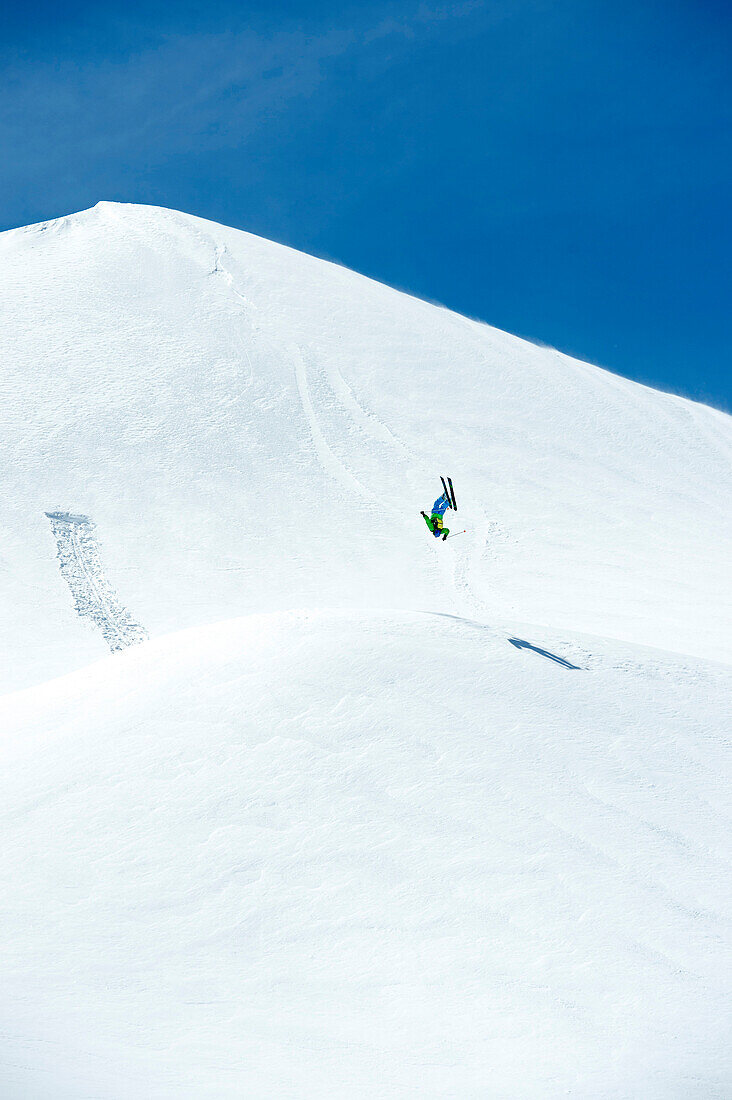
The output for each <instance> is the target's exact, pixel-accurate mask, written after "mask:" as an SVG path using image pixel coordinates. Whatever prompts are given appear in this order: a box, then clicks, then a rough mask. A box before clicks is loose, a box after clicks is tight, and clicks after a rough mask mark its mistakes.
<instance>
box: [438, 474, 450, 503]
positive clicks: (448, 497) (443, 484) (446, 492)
mask: <svg viewBox="0 0 732 1100" xmlns="http://www.w3.org/2000/svg"><path fill="white" fill-rule="evenodd" d="M440 481H441V482H442V488H443V489H444V490H445V496H446V497H447V500H448V503H449V504H450V507H451V508H452V502H451V501H450V494H449V492H448V491H447V484H446V482H445V479H444V477H443V476H442V474H440Z"/></svg>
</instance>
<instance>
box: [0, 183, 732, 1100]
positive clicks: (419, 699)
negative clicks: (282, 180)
mask: <svg viewBox="0 0 732 1100" xmlns="http://www.w3.org/2000/svg"><path fill="white" fill-rule="evenodd" d="M0 327H1V331H2V333H3V349H4V356H3V362H2V365H1V366H0V384H1V387H2V389H1V390H0V400H1V401H2V406H1V411H2V433H1V437H2V438H1V445H2V447H3V461H2V463H0V488H1V490H2V498H3V502H4V519H5V522H4V525H3V532H4V538H3V544H2V547H0V585H1V589H0V591H1V592H2V603H1V604H0V608H1V610H2V615H1V616H0V652H1V653H2V656H3V661H2V668H1V669H0V676H1V678H2V691H3V692H4V695H3V697H2V698H0V728H1V729H2V731H3V742H2V745H3V767H2V770H1V771H0V774H1V775H2V806H3V815H2V819H3V824H2V827H1V831H0V841H1V844H2V851H3V853H4V859H3V861H2V863H1V864H0V866H2V873H3V882H2V890H1V891H0V898H1V899H2V900H1V901H0V934H1V935H2V942H3V944H4V950H3V953H2V961H1V962H0V979H1V980H2V987H3V990H4V997H3V1003H2V1017H1V1018H0V1021H1V1030H2V1039H1V1040H0V1093H2V1095H4V1096H5V1095H7V1096H8V1097H12V1098H14V1097H27V1096H32V1097H34V1098H36V1097H54V1098H56V1097H74V1098H76V1097H81V1096H104V1097H133V1096H141V1095H144V1096H146V1097H161V1098H162V1097H181V1096H185V1097H188V1096H190V1097H204V1096H210V1097H220V1096H237V1097H238V1096H262V1097H264V1096H288V1097H289V1096H291V1097H303V1096H324V1095H326V1096H343V1097H355V1096H364V1097H365V1096H373V1095H380V1096H399V1097H401V1096H420V1097H421V1096H434V1097H438V1096H439V1097H455V1096H460V1097H468V1096H475V1097H478V1096H480V1097H501V1098H502V1097H534V1096H535V1097H542V1098H544V1097H554V1096H567V1095H576V1096H578V1097H583V1098H586V1097H627V1096H643V1097H646V1098H653V1097H658V1098H662V1097H663V1098H664V1100H665V1098H667V1097H670V1096H679V1097H681V1096H683V1097H705V1098H706V1097H710V1096H719V1097H722V1096H726V1095H728V1094H729V1091H730V1089H731V1088H732V1072H730V1070H731V1067H730V1062H729V1055H728V1054H727V1047H728V1044H727V1043H726V1042H725V1020H726V1019H728V1018H726V1016H725V1011H726V1010H727V1011H728V1006H729V1002H728V1000H727V996H726V994H727V986H726V983H725V969H724V967H725V961H726V962H729V954H728V953H727V954H725V952H727V951H728V947H727V945H728V944H729V942H730V936H729V927H728V925H727V923H726V922H727V917H726V914H727V912H728V908H729V891H728V886H727V879H726V877H725V871H728V868H729V847H728V834H727V832H726V826H727V823H728V813H729V805H728V802H726V786H725V782H724V776H725V770H726V768H727V766H728V765H727V763H726V760H725V756H724V751H725V740H724V739H725V735H726V733H727V731H728V728H729V716H730V686H731V685H732V673H731V672H730V663H732V636H731V634H730V630H729V623H730V593H731V590H732V585H731V584H730V580H731V579H732V578H731V576H730V560H731V559H732V555H731V554H730V548H731V547H732V515H731V512H730V508H729V501H730V499H732V473H731V471H732V461H731V460H732V420H731V419H730V418H729V417H728V416H726V415H724V414H723V413H720V412H717V411H715V410H712V409H709V408H706V407H705V406H702V405H698V404H695V403H693V402H690V401H687V400H684V399H682V398H678V397H674V396H670V395H666V394H661V393H658V392H656V391H653V390H651V389H648V388H646V387H643V386H639V385H637V384H635V383H632V382H630V381H627V380H624V379H621V378H619V377H616V376H614V375H612V374H609V373H607V372H605V371H602V370H600V369H598V368H596V367H592V366H589V365H587V364H583V363H580V362H577V361H575V360H572V359H570V358H568V357H566V356H564V355H561V354H559V353H558V352H556V351H553V350H550V349H546V348H540V347H536V346H534V345H532V344H528V343H526V342H525V341H522V340H519V339H517V338H515V337H512V336H508V335H506V334H504V333H501V332H498V331H497V330H495V329H492V328H490V327H488V326H486V325H482V324H479V323H476V322H473V321H469V320H467V319H465V318H463V317H460V316H458V315H456V314H454V313H451V312H449V311H447V310H445V309H441V308H439V307H435V306H433V305H429V304H426V303H424V302H421V301H418V300H415V299H413V298H410V297H408V296H407V295H404V294H401V293H398V292H397V291H394V290H391V289H389V288H387V287H384V286H381V285H379V284H377V283H374V282H372V281H370V280H368V279H365V278H363V277H362V276H359V275H356V274H354V273H352V272H350V271H347V270H344V269H343V268H340V267H337V266H336V265H333V264H329V263H325V262H323V261H320V260H316V259H313V258H311V257H308V256H304V255H302V254H299V253H297V252H294V251H292V250H290V249H287V248H284V247H282V246H279V245H275V244H272V243H270V242H267V241H263V240H260V239H258V238H256V237H252V236H250V235H248V234H246V233H242V232H239V231H236V230H232V229H227V228H225V227H222V226H218V225H214V224H212V223H209V222H205V221H202V220H200V219H198V218H194V217H191V216H188V215H184V214H179V213H176V212H173V211H167V210H160V209H155V208H149V207H135V206H125V205H119V204H111V203H100V204H99V205H98V206H97V207H95V208H94V209H93V210H89V211H86V212H84V213H81V214H77V215H73V216H70V217H68V218H62V219H59V220H57V221H54V222H49V223H44V224H42V225H36V226H30V227H28V228H26V229H20V230H15V231H13V232H10V233H5V234H3V235H2V236H0ZM441 473H449V474H451V475H452V477H453V480H454V482H455V486H456V491H457V498H458V512H457V514H452V513H450V512H448V514H447V517H446V518H447V523H448V526H450V527H451V529H452V530H453V531H459V532H462V531H463V529H465V533H464V534H462V533H461V534H460V537H458V538H455V539H454V540H452V539H451V540H449V545H448V544H447V543H443V542H437V541H435V540H434V539H433V538H432V537H431V535H430V534H429V532H428V531H427V528H426V527H425V524H424V522H423V520H422V519H421V517H420V515H419V511H420V509H423V508H424V509H429V507H430V505H431V504H432V501H433V500H434V499H435V497H436V496H437V495H438V494H439V492H440V482H439V474H441ZM110 650H111V651H112V652H111V653H110ZM725 853H727V854H726V855H725ZM725 860H726V862H725Z"/></svg>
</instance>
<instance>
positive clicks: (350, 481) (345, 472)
mask: <svg viewBox="0 0 732 1100" xmlns="http://www.w3.org/2000/svg"><path fill="white" fill-rule="evenodd" d="M292 358H293V361H294V364H295V379H296V381H297V389H298V393H299V394H300V403H301V405H302V408H303V412H304V413H305V418H306V420H307V422H308V426H309V428H310V435H311V438H312V441H313V446H314V448H315V453H316V454H317V456H318V460H319V462H320V464H321V466H322V467H323V469H324V470H325V472H326V473H327V474H329V475H330V476H331V477H332V478H334V479H335V480H336V481H340V483H341V484H342V485H343V486H344V488H345V489H347V490H349V491H350V492H354V493H356V494H357V496H359V497H361V499H362V500H367V501H368V502H369V504H373V505H376V506H377V507H378V508H383V507H384V503H383V501H382V500H381V499H380V498H379V497H378V496H377V495H376V493H372V492H370V491H369V490H368V489H366V488H365V487H364V486H363V485H362V484H361V482H360V481H359V480H358V478H357V477H355V475H354V474H353V473H352V472H351V470H350V469H349V467H348V466H347V465H346V464H345V463H344V462H343V461H342V460H341V459H340V458H339V457H338V456H337V455H336V453H335V451H334V450H333V449H332V447H331V446H330V444H329V443H328V441H327V440H326V438H325V435H324V434H323V431H322V429H321V427H320V420H319V418H318V415H317V413H316V410H315V405H314V404H313V399H312V396H311V392H310V384H309V381H308V372H307V366H306V362H305V354H304V352H303V351H302V349H301V348H298V347H295V346H294V345H293V347H292ZM392 510H393V509H392Z"/></svg>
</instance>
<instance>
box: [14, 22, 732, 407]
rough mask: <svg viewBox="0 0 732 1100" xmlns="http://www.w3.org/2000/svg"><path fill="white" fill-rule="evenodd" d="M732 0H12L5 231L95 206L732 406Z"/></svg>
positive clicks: (716, 403) (719, 403) (662, 386)
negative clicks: (346, 279) (282, 256)
mask: <svg viewBox="0 0 732 1100" xmlns="http://www.w3.org/2000/svg"><path fill="white" fill-rule="evenodd" d="M731 45H732V8H731V7H730V5H729V4H728V3H727V0H663V2H661V0H635V2H630V0H627V2H626V0H491V2H489V0H464V2H460V0H455V2H453V3H442V2H430V0H425V2H419V0H417V2H411V0H410V2H402V0H393V2H391V3H384V2H370V0H361V2H359V3H357V4H349V3H348V0H344V2H341V3H327V2H326V3H318V2H317V0H312V2H310V3H302V2H300V0H280V2H274V0H270V2H269V3H264V2H258V0H255V2H254V3H246V2H244V3H238V4H235V3H230V2H228V0H208V2H206V3H200V0H199V2H197V3H195V4H194V3H191V2H188V0H181V2H179V3H175V4H173V3H171V4H166V3H158V4H155V5H152V4H144V3H143V4H135V3H134V2H133V0H130V2H129V3H125V4H119V5H114V4H110V5H107V6H102V5H98V4H88V3H81V2H74V0H68V2H67V3H65V4H63V5H58V4H56V3H53V4H51V3H45V2H43V0H41V2H40V3H37V4H35V5H29V4H27V3H24V4H22V5H21V4H17V5H16V4H14V3H13V2H12V0H11V2H10V4H9V5H7V6H6V7H5V9H4V15H3V23H2V26H0V65H1V66H2V96H1V97H0V154H1V155H0V228H1V229H7V228H11V227H14V226H17V225H23V224H27V223H29V222H34V221H41V220H44V219H46V218H50V217H53V216H57V215H59V214H64V213H69V212H71V211H74V210H80V209H84V208H86V207H89V206H93V205H94V204H95V203H96V202H97V201H98V200H99V199H115V200H119V201H127V202H143V203H154V204H157V205H161V206H169V207H175V208H178V209H181V210H185V211H188V212H190V213H194V214H198V215H200V216H202V217H206V218H211V219H213V220H215V221H219V222H224V223H226V224H228V225H234V226H238V227H240V228H243V229H247V230H249V231H251V232H254V233H258V234H261V235H262V236H265V237H269V238H272V239H274V240H278V241H283V242H284V243H287V244H290V245H293V246H294V247H296V248H300V249H303V250H304V251H307V252H311V253H314V254H316V255H320V256H326V257H328V258H331V259H335V260H338V261H339V262H342V263H344V264H346V265H348V266H349V267H352V268H354V269H356V270H357V271H361V272H363V273H364V274H367V275H370V276H372V277H374V278H376V279H379V280H381V281H382V282H386V283H390V284H391V285H394V286H398V287H401V288H403V289H405V290H408V291H410V292H411V293H414V294H417V295H419V296H421V297H424V298H428V299H430V300H434V301H439V302H443V303H445V304H446V305H448V306H450V307H451V308H454V309H456V310H459V311H460V312H462V313H466V314H468V315H470V316H473V317H478V318H480V319H482V320H486V321H488V322H490V323H491V324H494V325H497V326H498V327H499V328H503V329H506V330H508V331H511V332H515V333H518V334H519V335H522V336H526V337H529V338H531V339H535V340H539V341H542V342H544V343H547V344H552V345H554V346H556V347H559V348H561V349H562V350H564V351H567V352H570V353H571V354H575V355H577V356H579V357H580V358H583V359H587V360H589V361H591V362H595V363H598V364H600V365H602V366H605V367H608V368H610V369H611V370H615V371H617V372H619V373H622V374H625V375H627V376H629V377H632V378H636V379H638V380H639V381H642V382H647V383H648V384H650V385H655V386H658V387H659V388H662V389H668V390H672V391H674V392H677V393H682V394H685V395H688V396H692V397H696V398H698V399H700V400H704V401H707V402H709V403H711V404H714V405H716V406H717V407H720V408H723V409H725V410H727V411H730V409H732V369H731V368H730V364H731V362H732V355H731V354H730V353H731V352H732V338H731V337H730V329H731V327H732V326H731V325H730V312H731V311H730V302H731V300H732V295H731V294H730V291H731V290H732V284H731V281H730V250H731V245H732V223H731V215H730V205H731V203H730V199H731V198H732V148H731V145H730V133H731V132H732V111H731V104H732V95H731V92H732V75H731V74H732V65H731V64H730V47H731Z"/></svg>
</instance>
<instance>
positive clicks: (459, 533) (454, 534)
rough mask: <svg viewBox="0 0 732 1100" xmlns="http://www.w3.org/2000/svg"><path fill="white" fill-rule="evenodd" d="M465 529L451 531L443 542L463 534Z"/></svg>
mask: <svg viewBox="0 0 732 1100" xmlns="http://www.w3.org/2000/svg"><path fill="white" fill-rule="evenodd" d="M466 533H467V531H453V533H452V534H451V535H448V536H447V538H446V539H445V542H449V540H450V539H456V538H457V537H458V535H465V534H466Z"/></svg>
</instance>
